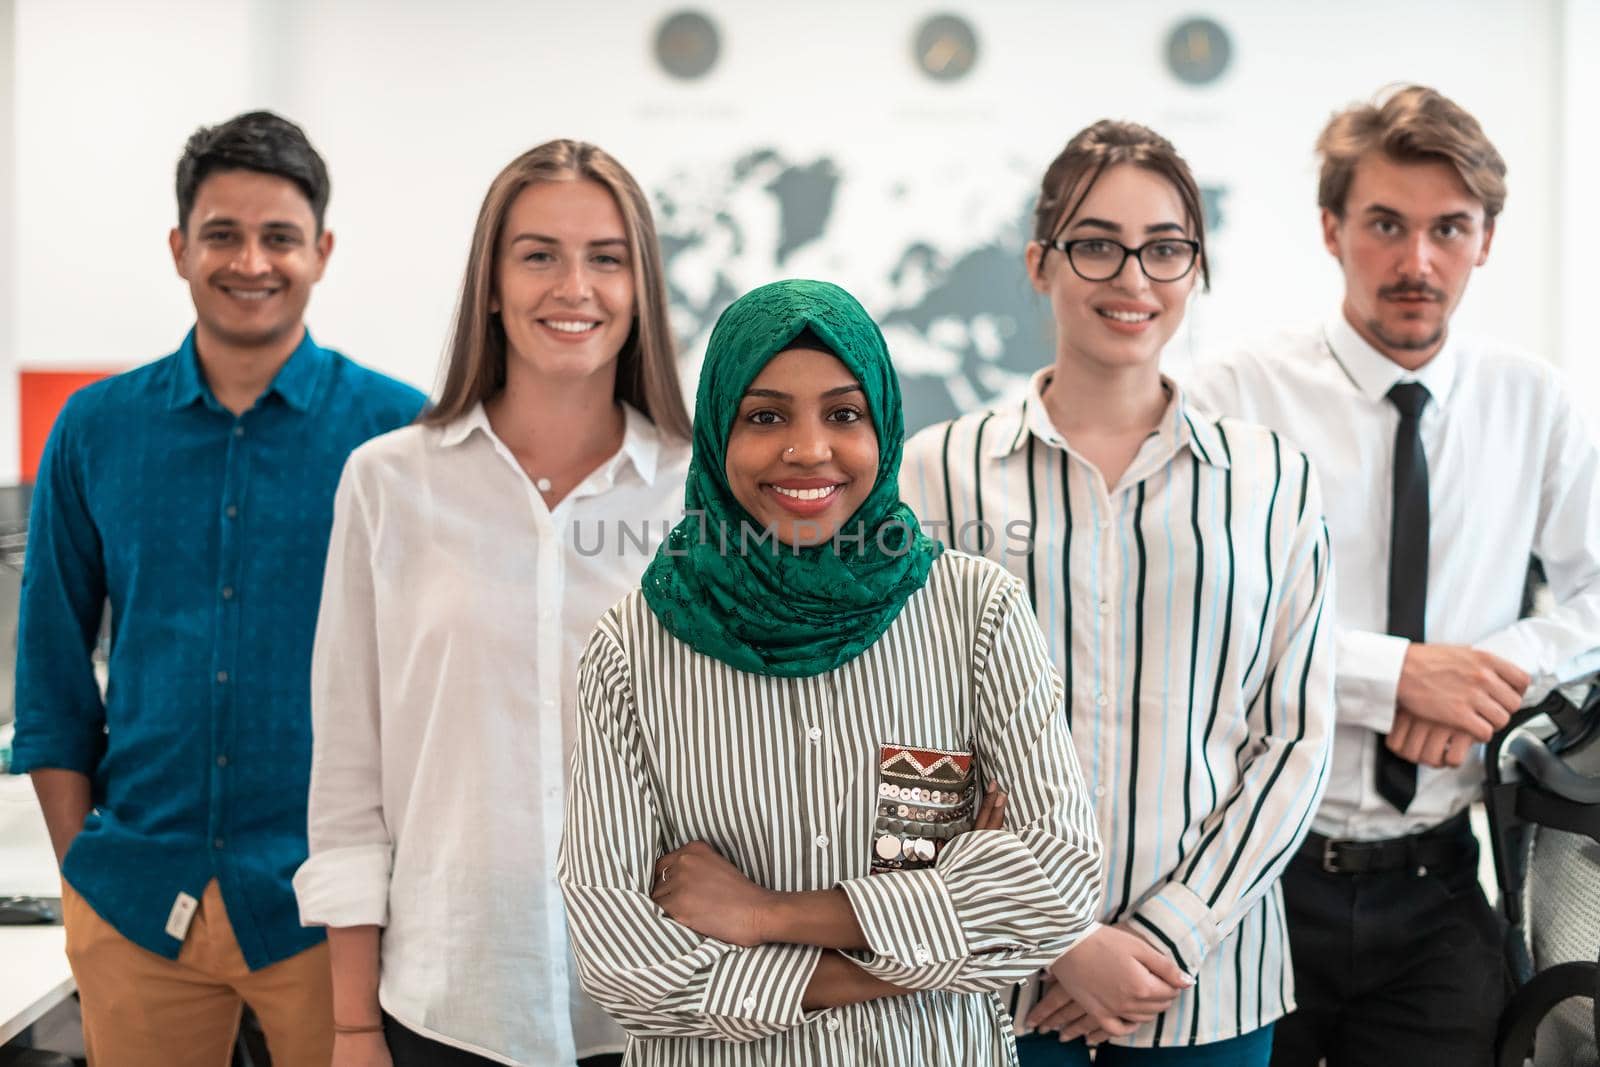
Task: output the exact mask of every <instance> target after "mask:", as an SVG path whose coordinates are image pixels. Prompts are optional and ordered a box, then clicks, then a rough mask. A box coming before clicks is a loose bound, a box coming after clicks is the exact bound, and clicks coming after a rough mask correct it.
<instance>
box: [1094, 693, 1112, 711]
mask: <svg viewBox="0 0 1600 1067" xmlns="http://www.w3.org/2000/svg"><path fill="white" fill-rule="evenodd" d="M1094 702H1095V703H1096V704H1098V705H1100V706H1101V707H1102V708H1103V707H1105V706H1106V705H1107V704H1109V703H1111V698H1110V697H1108V696H1106V695H1105V694H1104V693H1096V694H1095V695H1094Z"/></svg>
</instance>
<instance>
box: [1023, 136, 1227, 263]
mask: <svg viewBox="0 0 1600 1067" xmlns="http://www.w3.org/2000/svg"><path fill="white" fill-rule="evenodd" d="M1119 163H1132V164H1133V165H1134V166H1136V167H1143V168H1144V169H1145V170H1148V171H1150V172H1152V173H1154V174H1159V175H1161V176H1162V177H1163V178H1165V179H1167V181H1169V182H1171V183H1172V186H1173V188H1175V189H1176V190H1177V191H1178V198H1179V199H1180V200H1182V201H1183V210H1184V213H1185V214H1186V215H1188V218H1187V219H1186V220H1185V221H1186V222H1187V223H1188V224H1189V225H1190V226H1192V227H1193V228H1194V237H1195V240H1197V241H1199V242H1200V278H1201V280H1202V281H1203V282H1204V283H1205V287H1206V288H1207V289H1210V288H1211V267H1210V264H1209V262H1208V257H1207V256H1206V219H1205V211H1204V210H1203V209H1202V207H1201V203H1200V186H1199V184H1198V183H1197V182H1196V181H1195V180H1194V172H1192V171H1191V170H1190V169H1189V164H1188V163H1186V162H1184V159H1183V157H1182V156H1180V155H1178V150H1177V149H1176V148H1173V147H1172V142H1171V141H1169V140H1167V139H1166V138H1165V137H1163V136H1161V135H1160V134H1159V133H1157V132H1155V131H1154V130H1152V129H1150V128H1149V127H1147V126H1140V125H1139V124H1138V123H1135V122H1116V121H1113V120H1111V119H1101V120H1100V121H1099V122H1097V123H1095V124H1094V125H1092V126H1088V127H1085V128H1084V129H1082V130H1079V131H1078V132H1077V134H1075V135H1074V136H1073V138H1072V140H1070V141H1068V142H1067V147H1065V148H1063V149H1062V150H1061V154H1060V155H1058V156H1056V158H1055V160H1054V161H1053V162H1051V164H1050V166H1049V167H1047V168H1046V169H1045V172H1044V181H1042V182H1041V183H1040V185H1039V202H1038V204H1037V205H1035V207H1034V209H1033V239H1034V240H1035V241H1041V242H1048V241H1052V240H1054V239H1055V238H1056V236H1057V235H1058V234H1060V233H1061V231H1063V230H1065V229H1066V228H1067V225H1068V224H1069V223H1070V222H1071V221H1072V218H1073V216H1074V215H1076V214H1077V213H1078V209H1079V208H1081V207H1082V206H1083V202H1084V200H1085V199H1086V198H1087V197H1088V195H1089V192H1090V191H1091V190H1092V189H1093V188H1094V185H1095V182H1097V181H1099V180H1100V175H1102V174H1104V173H1105V172H1106V169H1107V168H1108V167H1114V166H1116V165H1117V164H1119ZM1069 201H1070V205H1069ZM1049 254H1050V246H1049V245H1048V244H1046V245H1045V246H1044V254H1043V255H1041V256H1040V257H1039V270H1041V271H1042V270H1044V261H1045V256H1048V255H1049Z"/></svg>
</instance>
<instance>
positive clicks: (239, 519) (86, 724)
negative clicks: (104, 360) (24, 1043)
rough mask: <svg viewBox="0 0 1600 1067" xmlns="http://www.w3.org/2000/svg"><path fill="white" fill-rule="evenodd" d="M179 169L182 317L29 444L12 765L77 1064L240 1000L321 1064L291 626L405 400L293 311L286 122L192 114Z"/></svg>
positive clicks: (307, 640)
mask: <svg viewBox="0 0 1600 1067" xmlns="http://www.w3.org/2000/svg"><path fill="white" fill-rule="evenodd" d="M177 194H178V225H177V227H176V228H175V229H173V230H172V233H171V236H170V239H169V240H170V244H171V248H172V256H173V261H174V263H175V264H176V266H177V270H178V274H179V276H180V277H182V278H183V279H184V280H185V281H187V282H188V283H189V290H190V294H191V296H192V297H193V300H194V307H195V315H196V322H195V326H194V328H193V329H192V330H191V331H190V333H189V335H188V336H187V337H186V338H185V339H184V341H183V344H182V345H181V346H180V347H179V349H178V350H177V351H176V352H174V353H173V354H172V355H169V356H167V357H165V358H163V359H160V360H157V361H156V362H154V363H150V364H147V365H146V366H143V367H140V368H138V369H136V370H132V371H129V372H127V373H126V374H121V375H118V376H116V377H113V378H110V379H107V380H105V381H102V382H98V383H96V384H94V385H92V386H89V387H87V388H85V389H83V390H81V391H79V392H78V393H77V394H75V395H74V396H73V397H72V398H71V400H69V401H68V403H67V405H66V407H65V408H64V409H63V411H62V413H61V415H60V417H59V418H58V419H57V420H56V424H55V426H54V428H53V429H52V431H51V434H50V439H49V442H48V444H47V445H46V447H45V452H44V457H43V459H42V461H41V464H40V468H39V474H38V481H37V485H36V487H35V489H34V498H33V511H32V522H31V526H30V529H29V542H28V553H27V564H26V570H25V573H24V576H23V587H22V610H21V622H20V629H19V637H18V669H17V708H16V720H17V721H16V725H17V732H16V740H15V752H14V763H15V765H16V769H17V770H19V771H23V770H26V771H30V772H31V773H32V775H33V781H34V786H35V789H36V791H37V792H38V795H39V802H40V805H41V806H42V807H43V809H44V814H45V821H46V822H47V824H48V825H49V829H50V837H51V841H52V843H53V844H54V846H55V849H56V854H57V857H58V859H59V860H60V861H61V865H62V875H63V887H62V892H63V911H64V914H65V920H66V927H67V954H68V957H69V959H70V962H71V964H72V969H73V973H74V975H75V977H76V978H77V982H78V987H79V991H80V993H81V995H82V1005H83V1015H84V1032H85V1041H86V1044H87V1047H88V1053H89V1058H90V1061H91V1063H94V1062H96V1061H98V1062H100V1063H102V1064H104V1063H115V1064H117V1065H130V1067H144V1065H146V1064H150V1065H155V1064H160V1065H163V1067H174V1065H176V1067H183V1065H186V1064H191V1063H192V1064H195V1065H202V1064H203V1065H205V1067H215V1065H217V1064H220V1063H224V1062H226V1059H227V1055H228V1052H227V1050H228V1047H229V1046H230V1045H231V1043H232V1041H233V1039H234V1033H235V1031H236V1029H237V1026H238V1020H239V1015H240V1004H241V1002H247V1003H249V1004H250V1005H251V1007H252V1008H253V1010H254V1011H255V1013H256V1014H257V1016H258V1017H259V1018H260V1020H261V1022H262V1026H263V1029H264V1030H265V1032H266V1035H267V1042H268V1047H269V1049H270V1050H271V1052H272V1055H273V1058H274V1059H275V1061H276V1062H278V1063H281V1064H295V1065H298V1064H315V1063H327V1062H328V1060H329V1057H330V1055H331V1050H332V1029H333V1026H332V1019H331V1008H330V1005H331V995H330V989H329V967H328V960H327V947H326V945H325V944H324V943H323V935H322V931H321V930H318V929H307V928H304V927H302V926H301V925H300V922H299V919H298V915H297V912H296V908H295V899H294V891H293V889H292V888H291V887H290V877H291V876H292V875H293V874H294V871H295V869H296V868H297V867H299V866H300V864H301V862H302V861H303V860H304V859H305V858H306V789H307V782H308V778H309V773H310V758H311V718H310V708H309V688H310V683H309V671H310V659H311V643H312V635H313V632H314V628H315V623H316V616H317V603H318V599H319V596H320V592H321V584H322V571H323V563H324V558H325V555H326V551H327V540H328V532H329V528H330V524H331V522H332V517H333V495H334V488H335V486H336V485H337V483H338V480H339V474H340V470H341V469H342V467H343V465H344V462H345V457H346V456H347V455H348V454H349V453H350V451H351V450H352V449H354V448H355V447H356V446H357V445H359V444H361V443H362V442H363V441H365V440H367V439H368V438H370V437H373V436H376V435H378V434H382V433H386V432H388V431H389V430H392V429H395V428H397V427H400V426H403V425H405V424H407V423H409V422H410V421H411V420H412V419H413V418H414V417H415V416H416V414H417V413H418V411H419V410H420V408H421V407H422V405H423V402H424V398H423V396H422V394H420V393H418V392H417V391H416V390H414V389H412V388H410V387H409V386H406V385H402V384H400V383H399V382H396V381H393V380H392V379H389V378H386V377H384V376H382V375H380V374H376V373H374V372H372V371H369V370H366V369H365V368H362V367H360V366H358V365H356V364H355V363H352V362H351V361H350V360H348V359H346V358H345V357H344V356H342V355H340V354H339V353H338V352H335V351H332V350H330V349H325V348H322V347H320V346H319V345H317V344H316V342H315V341H313V340H312V339H311V335H310V333H309V332H307V330H306V327H305V322H304V313H305V307H306V302H307V300H308V298H309V297H310V295H311V289H312V287H313V286H314V285H315V284H316V283H317V281H318V280H319V279H320V278H321V277H322V272H323V270H324V268H325V267H326V265H327V261H328V256H329V254H330V253H331V252H332V249H333V235H332V233H330V232H328V231H327V230H326V229H324V228H323V214H324V210H325V208H326V206H327V201H328V177H327V171H326V169H325V167H324V165H323V162H322V159H321V158H320V157H319V156H318V155H317V153H316V151H315V150H314V149H313V148H312V147H311V145H310V144H309V143H308V142H307V140H306V138H305V134H304V133H303V132H302V131H301V130H300V128H299V127H297V126H295V125H294V124H293V123H290V122H287V121H285V120H284V119H282V118H279V117H278V116H276V115H272V114H269V113H266V112H254V113H251V114H247V115H241V116H239V117H238V118H235V119H233V120H231V121H229V122H226V123H224V124H222V125H221V126H217V127H214V128H209V129H201V130H199V131H198V132H196V133H195V134H194V136H193V137H191V138H190V139H189V143H188V145H187V147H186V149H185V151H184V155H183V158H182V159H181V160H180V161H179V163H178V175H177ZM108 606H109V615H110V631H111V651H110V663H109V672H108V676H107V678H106V685H105V690H104V697H103V698H102V695H101V686H100V684H99V682H98V681H97V679H96V675H95V670H94V667H93V664H92V662H91V652H92V650H93V648H94V645H95V642H96V637H97V635H98V633H99V632H100V629H101V623H102V619H103V618H104V617H105V615H106V611H107V607H108Z"/></svg>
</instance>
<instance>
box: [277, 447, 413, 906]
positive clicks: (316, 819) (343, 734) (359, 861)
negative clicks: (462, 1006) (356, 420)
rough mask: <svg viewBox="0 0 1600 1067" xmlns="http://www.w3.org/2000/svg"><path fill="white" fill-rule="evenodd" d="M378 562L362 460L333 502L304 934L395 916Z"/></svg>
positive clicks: (304, 878)
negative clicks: (385, 777) (384, 749)
mask: <svg viewBox="0 0 1600 1067" xmlns="http://www.w3.org/2000/svg"><path fill="white" fill-rule="evenodd" d="M375 558H376V557H375V555H374V552H373V542H372V523H371V517H370V515H369V514H368V510H367V507H366V506H365V502H364V499H363V494H362V490H361V463H360V455H359V454H357V456H356V458H354V459H353V460H352V461H351V463H350V465H349V466H347V467H346V468H345V472H344V476H343V477H342V478H341V479H340V482H339V490H338V493H337V495H336V496H335V498H334V513H333V533H332V538H331V540H330V542H329V546H328V566H327V570H326V571H325V573H324V576H323V585H322V604H321V607H320V609H319V612H318V615H317V633H316V643H315V645H314V647H313V652H312V657H311V726H312V751H311V792H310V796H309V798H308V825H307V831H308V832H307V838H308V845H309V850H310V852H309V858H307V860H306V862H305V863H304V864H302V865H301V867H300V869H299V871H298V872H296V874H295V876H294V891H295V897H296V899H297V900H298V902H299V905H300V921H301V922H302V923H303V924H305V925H307V926H366V925H378V926H382V925H384V924H385V923H387V921H388V917H389V907H388V902H389V875H390V868H391V865H392V862H393V844H392V841H391V839H390V835H389V829H388V826H387V825H386V823H385V821H384V815H383V768H382V761H381V757H382V748H381V745H380V731H379V719H380V714H379V712H380V691H379V683H378V679H379V663H378V640H377V625H378V621H377V613H376V606H375V599H374V595H373V588H374V585H373V576H372V568H373V566H374V560H375Z"/></svg>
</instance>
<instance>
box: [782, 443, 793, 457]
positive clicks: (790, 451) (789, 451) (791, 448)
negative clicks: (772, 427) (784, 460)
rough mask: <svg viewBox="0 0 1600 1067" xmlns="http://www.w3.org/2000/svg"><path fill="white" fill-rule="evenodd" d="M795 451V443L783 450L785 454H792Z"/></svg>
mask: <svg viewBox="0 0 1600 1067" xmlns="http://www.w3.org/2000/svg"><path fill="white" fill-rule="evenodd" d="M793 453H794V446H793V445H790V446H789V447H788V448H786V449H784V450H783V454H784V455H786V456H788V455H792V454H793Z"/></svg>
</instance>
